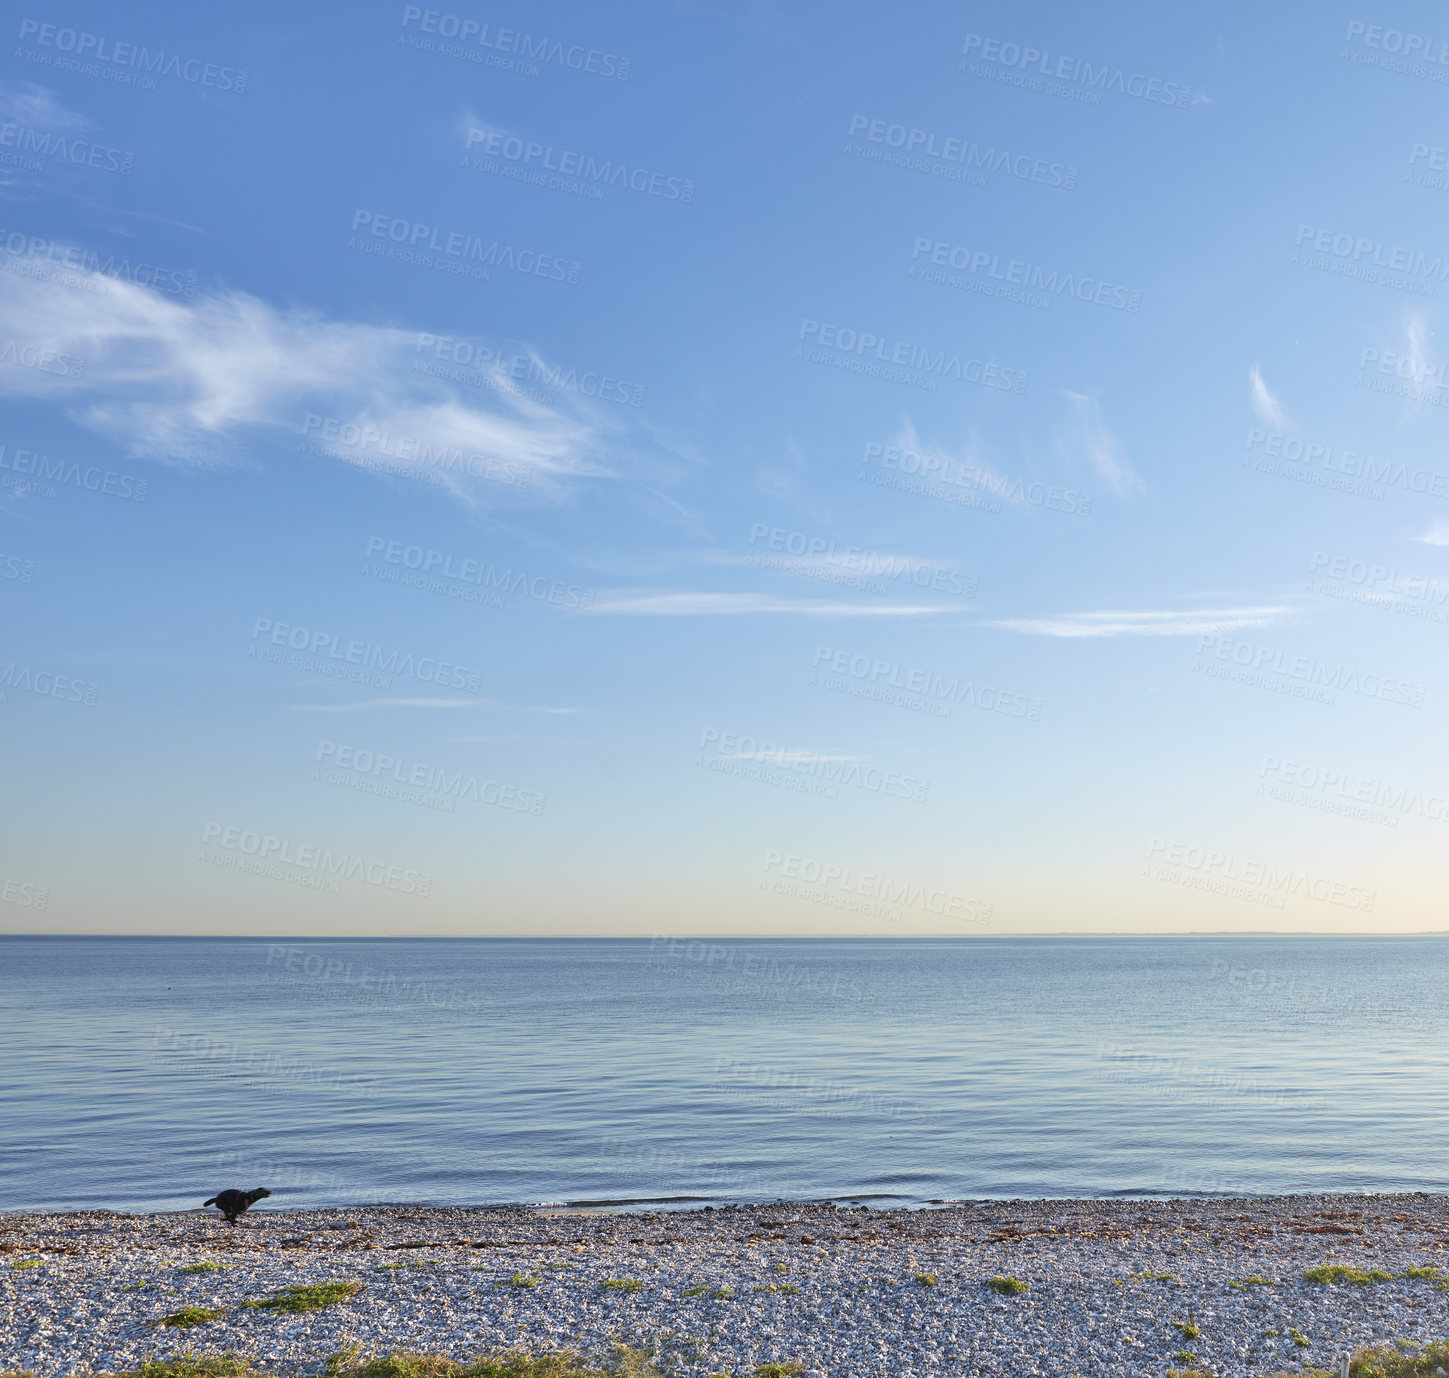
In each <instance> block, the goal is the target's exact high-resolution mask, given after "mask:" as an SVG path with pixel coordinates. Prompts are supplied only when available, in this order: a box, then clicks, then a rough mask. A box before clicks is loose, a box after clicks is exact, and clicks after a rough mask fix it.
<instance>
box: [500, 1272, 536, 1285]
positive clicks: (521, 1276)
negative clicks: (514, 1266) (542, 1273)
mask: <svg viewBox="0 0 1449 1378" xmlns="http://www.w3.org/2000/svg"><path fill="white" fill-rule="evenodd" d="M493 1285H494V1286H495V1287H537V1286H538V1279H537V1278H531V1277H529V1276H527V1274H525V1273H514V1275H513V1276H512V1277H511V1278H499V1279H498V1281H497V1282H495V1283H494V1284H493Z"/></svg>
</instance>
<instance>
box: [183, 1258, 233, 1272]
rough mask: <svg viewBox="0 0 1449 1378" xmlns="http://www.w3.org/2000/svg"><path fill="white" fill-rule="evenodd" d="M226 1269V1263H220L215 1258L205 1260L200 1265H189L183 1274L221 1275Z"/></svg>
mask: <svg viewBox="0 0 1449 1378" xmlns="http://www.w3.org/2000/svg"><path fill="white" fill-rule="evenodd" d="M225 1267H226V1264H224V1263H218V1262H217V1261H216V1260H215V1259H214V1258H208V1259H203V1260H202V1261H201V1262H200V1263H188V1264H187V1265H186V1267H184V1268H183V1269H182V1270H181V1271H182V1272H183V1273H219V1272H221V1270H222V1269H223V1268H225Z"/></svg>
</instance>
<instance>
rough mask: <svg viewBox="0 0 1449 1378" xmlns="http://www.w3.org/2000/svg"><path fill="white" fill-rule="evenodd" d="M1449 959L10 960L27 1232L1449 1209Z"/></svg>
mask: <svg viewBox="0 0 1449 1378" xmlns="http://www.w3.org/2000/svg"><path fill="white" fill-rule="evenodd" d="M1446 990H1449V939H1442V938H1434V937H1426V938H1386V939H1372V938H1346V939H1340V938H1285V939H1276V938H1263V937H1259V938H1214V937H1182V938H1159V937H1153V938H1034V939H1018V940H1011V939H974V940H966V941H942V942H938V941H931V940H919V941H867V940H861V941H737V940H725V939H720V940H714V941H686V940H663V939H655V940H650V939H641V940H609V941H584V940H538V941H512V940H475V941H450V940H428V941H412V940H396V941H367V940H355V941H341V942H339V941H331V940H317V941H309V940H302V941H295V942H282V941H278V942H271V941H266V940H259V941H253V940H213V939H171V938H149V939H75V938H70V939H31V938H13V937H12V938H0V1209H8V1210H17V1209H37V1208H47V1209H67V1208H78V1207H92V1206H107V1207H112V1208H115V1209H120V1210H133V1211H143V1210H171V1209H184V1208H187V1207H191V1206H196V1205H199V1204H200V1202H201V1201H202V1199H203V1198H205V1197H207V1196H210V1195H212V1194H213V1193H214V1192H216V1191H217V1190H218V1189H220V1188H223V1187H228V1186H240V1187H250V1186H268V1187H270V1188H271V1189H272V1191H273V1193H274V1199H273V1201H272V1202H271V1203H269V1204H271V1205H280V1206H292V1207H310V1206H322V1205H360V1204H365V1203H371V1202H417V1203H430V1204H462V1205H478V1204H489V1203H502V1202H530V1203H542V1202H557V1203H564V1202H568V1203H605V1202H608V1203H621V1202H628V1203H633V1204H638V1205H644V1204H646V1203H654V1204H660V1205H665V1206H684V1205H691V1204H694V1205H698V1204H704V1203H710V1202H714V1203H719V1202H726V1201H763V1200H773V1199H776V1198H781V1197H784V1198H789V1199H835V1200H841V1201H866V1202H872V1203H877V1204H908V1205H919V1204H927V1203H930V1202H938V1201H949V1200H954V1199H961V1198H975V1197H1022V1196H1123V1195H1128V1196H1130V1195H1159V1196H1160V1195H1172V1196H1175V1195H1191V1196H1211V1195H1224V1194H1226V1195H1240V1194H1262V1193H1280V1192H1319V1191H1412V1190H1424V1191H1436V1192H1438V1191H1444V1190H1446V1189H1449V1152H1446V1149H1445V1129H1446V1126H1449V1118H1446V1112H1449V1076H1446V1070H1449V1066H1446V1049H1449V1042H1446V1037H1445V1034H1446V1028H1445V1022H1446V1008H1449V1000H1446V997H1445V992H1446Z"/></svg>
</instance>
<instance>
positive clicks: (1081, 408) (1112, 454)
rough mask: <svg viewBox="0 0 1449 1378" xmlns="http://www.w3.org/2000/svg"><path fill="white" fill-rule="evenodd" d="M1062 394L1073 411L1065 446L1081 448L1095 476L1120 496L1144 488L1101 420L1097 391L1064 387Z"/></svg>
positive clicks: (1128, 495)
mask: <svg viewBox="0 0 1449 1378" xmlns="http://www.w3.org/2000/svg"><path fill="white" fill-rule="evenodd" d="M1062 396H1064V397H1065V398H1067V400H1068V401H1070V402H1071V404H1072V408H1073V412H1074V426H1073V429H1072V431H1071V432H1070V435H1069V440H1068V445H1067V448H1069V449H1077V450H1080V451H1082V452H1083V453H1084V454H1085V455H1086V458H1087V462H1088V463H1089V464H1090V465H1091V466H1092V468H1093V469H1095V470H1096V471H1097V474H1098V476H1099V477H1100V478H1101V479H1102V481H1103V482H1104V483H1106V485H1107V486H1108V487H1109V488H1110V489H1111V490H1112V491H1113V492H1114V493H1115V494H1116V495H1117V496H1118V497H1119V498H1128V497H1131V496H1133V495H1134V494H1136V493H1142V492H1145V491H1146V489H1147V485H1146V484H1145V483H1143V481H1142V479H1141V478H1140V477H1139V476H1138V474H1137V472H1136V470H1134V469H1133V467H1132V466H1131V465H1130V464H1129V463H1128V462H1127V460H1126V458H1125V456H1124V455H1123V454H1122V449H1121V446H1120V445H1118V443H1117V439H1116V437H1115V436H1114V435H1113V434H1112V433H1111V432H1110V431H1109V430H1108V429H1107V427H1106V425H1105V424H1104V423H1103V421H1102V407H1101V403H1100V402H1099V401H1098V398H1097V395H1096V394H1095V393H1085V392H1070V391H1067V390H1066V389H1063V392H1062Z"/></svg>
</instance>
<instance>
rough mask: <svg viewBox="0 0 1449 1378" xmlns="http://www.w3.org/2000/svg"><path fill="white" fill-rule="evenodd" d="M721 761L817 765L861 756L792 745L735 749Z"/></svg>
mask: <svg viewBox="0 0 1449 1378" xmlns="http://www.w3.org/2000/svg"><path fill="white" fill-rule="evenodd" d="M717 759H718V760H721V761H776V762H778V763H779V764H780V765H786V766H799V765H815V764H816V763H817V762H820V761H825V762H836V761H859V760H862V759H864V758H863V757H860V756H830V755H827V754H826V753H825V752H823V751H811V750H809V749H808V748H805V747H791V748H790V749H789V750H787V751H780V750H778V749H776V748H773V747H772V748H771V749H770V750H769V751H735V752H730V753H729V754H727V755H726V754H721V755H720V756H719V757H718V758H717Z"/></svg>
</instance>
